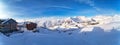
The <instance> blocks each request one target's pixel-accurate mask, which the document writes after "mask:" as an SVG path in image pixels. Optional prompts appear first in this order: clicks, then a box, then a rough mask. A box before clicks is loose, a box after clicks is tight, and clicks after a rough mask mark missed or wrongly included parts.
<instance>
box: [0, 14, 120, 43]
mask: <svg viewBox="0 0 120 45" xmlns="http://www.w3.org/2000/svg"><path fill="white" fill-rule="evenodd" d="M119 17H120V16H118V15H116V16H113V17H111V16H98V17H97V19H96V18H95V19H96V20H97V21H98V20H99V21H100V22H101V21H102V22H101V24H98V25H94V26H93V25H90V26H86V27H84V28H81V29H78V30H73V31H67V32H64V31H61V32H59V31H50V30H47V29H40V28H39V29H40V30H39V31H40V32H39V33H32V32H29V31H25V32H24V33H18V34H12V35H11V36H10V37H6V36H4V35H3V34H0V45H120V24H119V23H120V21H119V20H118V19H119ZM82 18H84V17H82ZM98 18H99V19H98ZM106 18H107V19H106ZM111 18H112V20H108V19H111ZM100 19H104V20H100ZM37 20H38V19H37ZM84 20H86V19H84ZM104 21H107V23H106V22H104ZM43 22H46V21H43ZM103 22H104V23H103ZM47 23H48V24H49V23H50V22H47ZM51 23H55V22H54V21H53V22H51ZM38 24H40V25H41V22H39V21H38ZM40 25H39V26H40ZM50 25H52V24H50ZM46 26H48V25H46ZM69 26H71V25H69ZM48 28H49V26H48ZM50 29H51V28H50ZM52 29H53V28H52ZM59 29H60V30H61V28H59ZM63 29H64V28H63ZM70 29H72V28H68V30H70ZM69 33H72V34H71V35H69Z"/></svg>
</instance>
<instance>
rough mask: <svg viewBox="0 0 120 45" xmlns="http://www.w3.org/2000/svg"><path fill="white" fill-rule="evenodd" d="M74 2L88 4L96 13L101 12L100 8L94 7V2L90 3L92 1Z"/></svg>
mask: <svg viewBox="0 0 120 45" xmlns="http://www.w3.org/2000/svg"><path fill="white" fill-rule="evenodd" d="M76 1H78V2H80V3H85V4H88V5H89V6H91V7H92V8H94V9H95V10H96V11H98V12H100V10H101V9H100V8H98V7H96V6H95V3H94V1H92V0H76Z"/></svg>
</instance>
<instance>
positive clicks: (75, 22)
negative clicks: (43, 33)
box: [27, 15, 120, 32]
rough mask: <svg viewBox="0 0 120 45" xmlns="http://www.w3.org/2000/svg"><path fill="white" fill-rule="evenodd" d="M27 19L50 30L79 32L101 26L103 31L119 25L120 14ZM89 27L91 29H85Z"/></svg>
mask: <svg viewBox="0 0 120 45" xmlns="http://www.w3.org/2000/svg"><path fill="white" fill-rule="evenodd" d="M27 21H32V22H36V23H37V24H38V27H44V28H48V29H50V30H69V29H80V30H81V31H80V32H84V31H92V28H94V27H101V28H103V29H104V31H110V30H111V29H113V28H116V27H117V26H118V27H119V26H120V25H117V24H116V23H119V22H120V16H119V15H114V16H101V15H99V16H94V17H85V16H76V17H68V18H54V17H52V18H37V19H31V20H27ZM86 28H88V29H89V28H90V29H91V30H85V29H86Z"/></svg>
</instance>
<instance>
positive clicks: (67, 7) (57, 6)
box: [50, 5, 73, 9]
mask: <svg viewBox="0 0 120 45" xmlns="http://www.w3.org/2000/svg"><path fill="white" fill-rule="evenodd" d="M50 7H55V8H65V9H73V8H71V7H69V6H59V5H56V6H55V5H52V6H50Z"/></svg>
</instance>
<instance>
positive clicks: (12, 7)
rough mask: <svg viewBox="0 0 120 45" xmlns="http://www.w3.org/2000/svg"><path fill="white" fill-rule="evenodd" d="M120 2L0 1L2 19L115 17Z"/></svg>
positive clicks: (89, 0)
mask: <svg viewBox="0 0 120 45" xmlns="http://www.w3.org/2000/svg"><path fill="white" fill-rule="evenodd" d="M119 3H120V0H0V16H1V18H10V17H12V18H37V17H52V16H93V15H113V14H119V12H120V4H119Z"/></svg>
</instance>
